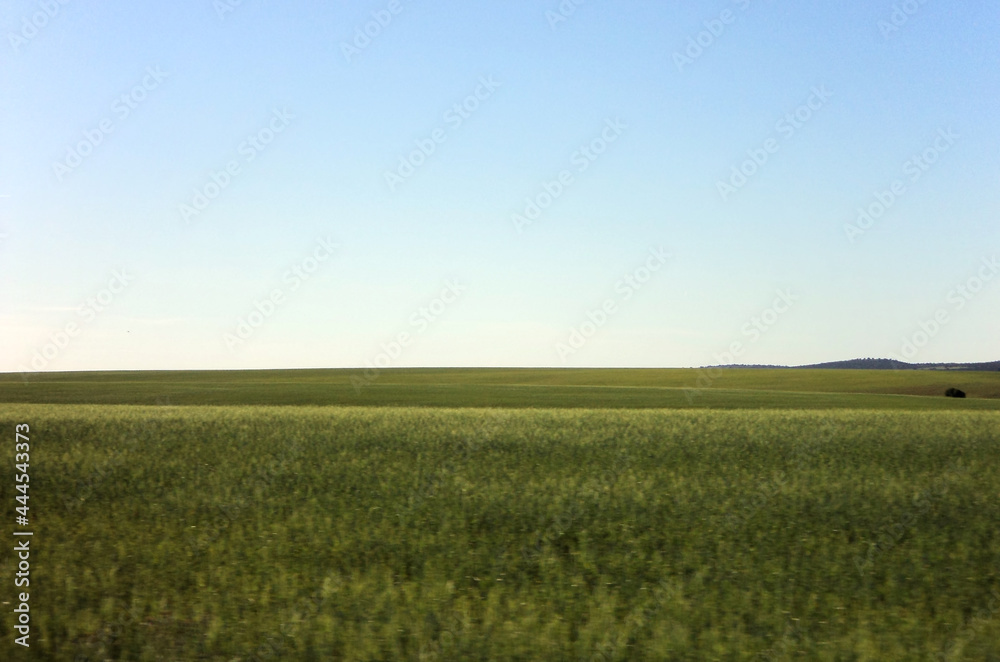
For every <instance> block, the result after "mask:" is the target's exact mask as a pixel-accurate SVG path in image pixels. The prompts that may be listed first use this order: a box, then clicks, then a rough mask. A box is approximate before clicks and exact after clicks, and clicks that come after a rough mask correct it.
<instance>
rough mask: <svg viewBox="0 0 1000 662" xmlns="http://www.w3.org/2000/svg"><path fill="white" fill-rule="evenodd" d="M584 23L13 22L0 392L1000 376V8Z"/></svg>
mask: <svg viewBox="0 0 1000 662" xmlns="http://www.w3.org/2000/svg"><path fill="white" fill-rule="evenodd" d="M577 2H578V3H579V4H577V3H574V2H573V1H572V0H564V1H563V2H562V3H560V2H559V1H558V0H551V1H537V2H527V1H511V2H499V1H497V0H493V1H492V2H483V1H480V2H457V1H445V2H435V3H429V2H417V1H412V0H374V1H367V0H366V1H364V2H342V3H329V4H328V3H320V2H287V3H270V2H263V1H261V0H243V1H242V2H240V3H238V4H237V3H236V2H235V0H215V1H213V0H198V1H193V0H182V1H181V2H177V3H171V4H150V5H146V4H143V3H129V4H125V3H108V4H106V5H96V4H93V3H84V2H78V1H77V0H64V2H60V1H59V0H41V1H39V0H35V1H33V2H21V1H3V2H2V7H3V10H2V11H0V35H2V36H3V43H2V44H0V90H2V94H0V112H2V117H3V120H4V121H3V122H0V283H2V287H0V329H2V334H3V335H2V342H0V371H4V372H14V371H21V370H60V371H61V370H104V369H196V368H204V369H209V368H211V369H215V368H282V367H286V368H299V367H362V366H365V365H366V364H368V363H371V364H373V365H374V364H377V365H378V366H380V367H386V366H393V367H405V366H556V367H558V366H622V367H673V366H677V367H681V366H699V365H706V364H715V363H719V362H723V363H730V362H732V363H747V364H791V365H798V364H805V363H816V362H821V361H832V360H842V359H849V358H856V357H895V358H899V359H903V360H909V361H913V362H934V361H990V360H997V359H1000V342H998V340H997V339H998V338H1000V277H998V276H1000V266H998V264H997V262H996V258H997V257H1000V251H998V246H1000V223H998V221H1000V124H998V122H997V117H1000V112H998V111H1000V107H998V106H1000V104H998V102H1000V5H998V4H996V3H990V2H985V1H970V2H966V3H944V2H935V1H933V0H925V1H924V2H920V0H910V1H909V2H899V1H898V0H884V1H873V0H872V1H869V0H866V1H864V2H857V3H838V4H836V5H824V6H820V7H817V6H813V5H812V4H809V5H805V4H803V5H799V4H793V3H779V2H774V1H769V0H735V1H734V0H718V1H712V2H698V3H682V2H615V3H611V2H596V1H595V0H586V1H584V2H581V1H580V0H577ZM366 30H367V32H368V33H369V34H366ZM227 169H228V171H227ZM741 170H742V172H741ZM859 210H865V213H866V216H865V217H862V218H860V219H859ZM272 296H273V298H274V300H270V299H271V297H272ZM401 334H402V335H403V337H402V339H401V338H400V336H401ZM400 340H402V342H400ZM734 343H736V344H738V354H737V355H736V356H729V355H726V354H724V352H726V351H728V350H729V349H730V348H732V346H733V345H734Z"/></svg>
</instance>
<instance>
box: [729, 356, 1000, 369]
mask: <svg viewBox="0 0 1000 662" xmlns="http://www.w3.org/2000/svg"><path fill="white" fill-rule="evenodd" d="M718 367H722V368H788V369H790V370H796V369H805V368H808V369H812V370H817V369H819V370H958V371H970V370H975V371H1000V361H989V362H986V363H907V362H905V361H897V360H896V359H850V360H849V361H830V362H828V363H813V364H810V365H796V366H787V365H726V366H718Z"/></svg>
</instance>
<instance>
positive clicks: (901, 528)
mask: <svg viewBox="0 0 1000 662" xmlns="http://www.w3.org/2000/svg"><path fill="white" fill-rule="evenodd" d="M359 374H360V373H358V372H356V371H355V372H348V371H276V372H255V373H210V372H204V373H180V372H178V373H101V374H73V373H65V374H58V375H47V376H45V377H44V379H42V378H41V377H37V378H35V377H33V378H31V379H30V380H29V382H28V383H27V384H25V383H24V382H23V381H22V380H21V378H20V377H19V376H17V375H5V376H3V379H2V380H0V403H5V404H0V429H3V430H6V431H7V434H8V435H9V438H10V443H9V444H8V447H9V449H10V451H11V458H10V459H11V460H13V441H14V426H15V424H18V423H27V424H29V425H30V427H31V433H30V435H29V436H30V444H31V449H30V453H31V483H30V495H31V499H30V514H31V527H30V528H32V529H33V530H34V531H35V535H34V537H33V539H32V549H33V551H32V557H31V564H32V566H31V602H32V605H31V606H32V610H31V626H32V648H31V650H30V651H25V650H22V649H21V648H20V647H17V646H15V645H14V644H13V639H14V637H15V636H17V635H16V634H15V632H14V630H13V624H14V619H13V618H12V614H11V612H7V614H8V615H7V617H5V618H4V619H2V623H0V635H2V643H0V659H3V660H7V659H11V660H14V659H39V660H78V661H80V662H83V660H106V659H113V660H219V661H220V662H235V661H236V660H241V661H249V660H331V659H333V660H466V659H468V660H587V661H590V660H831V661H833V660H859V661H860V660H872V661H874V660H928V659H946V660H1000V613H997V612H1000V525H998V523H1000V410H998V409H1000V407H998V406H997V405H998V404H1000V374H998V373H954V374H938V373H923V372H917V371H905V372H892V373H883V372H875V371H872V372H859V371H843V372H841V371H770V370H768V371H750V370H727V371H722V372H721V373H720V374H717V375H715V376H714V377H713V378H712V384H711V386H708V387H705V388H703V389H701V391H700V393H697V394H690V395H692V399H693V402H689V400H688V398H687V396H686V395H685V393H684V389H685V388H687V387H691V386H693V385H694V382H695V379H696V378H697V376H698V374H697V373H696V372H695V371H667V370H635V371H626V370H573V371H557V370H524V371H503V370H437V371H435V370H419V371H418V370H414V371H381V373H380V374H379V375H378V377H377V379H375V380H374V381H372V382H371V383H369V384H366V385H365V386H364V387H363V388H361V389H360V392H358V390H357V389H355V388H354V387H353V386H352V385H351V382H350V377H351V376H357V375H359ZM703 386H704V385H703ZM948 386H957V387H959V388H962V389H963V390H965V391H967V392H968V393H969V396H970V397H969V398H968V399H966V400H954V399H950V398H944V397H941V396H940V395H938V393H943V390H944V388H946V387H948ZM363 398H367V399H368V401H367V402H364V403H363V404H364V405H365V406H345V405H348V404H358V403H357V402H355V400H354V399H363ZM155 402H160V403H161V404H160V406H155V405H153V403H155ZM52 403H55V404H52ZM71 403H73V404H71ZM93 403H99V404H93ZM121 403H126V404H121ZM131 403H143V404H131ZM657 403H659V404H657ZM193 404H200V405H204V406H178V405H193ZM279 404H281V405H304V404H305V405H310V406H275V405H279ZM400 404H407V405H420V406H398V405H400ZM208 405H220V406H208ZM376 405H377V406H376ZM443 405H448V406H443ZM12 476H13V472H10V473H8V479H7V480H5V481H3V483H2V487H0V495H2V500H3V504H4V517H5V518H6V521H8V522H11V523H13V521H14V516H15V513H14V507H15V506H16V505H18V504H17V503H16V502H15V501H14V495H15V494H16V493H15V492H14V491H13V489H12V488H13V484H14V480H13V477H12ZM13 528H14V527H13V526H11V527H8V532H9V531H10V530H11V529H13ZM8 535H9V533H8ZM8 540H11V538H10V537H9V538H8ZM11 546H13V543H11ZM16 564H17V559H16V558H15V557H14V555H12V554H7V555H5V556H4V557H3V574H4V576H6V577H8V581H9V580H10V578H11V577H13V575H14V572H15V571H16V568H17V566H16ZM3 595H4V597H3V601H5V602H8V603H11V602H13V600H14V598H13V596H14V595H15V594H14V589H13V587H12V586H10V587H9V588H8V590H7V591H6V592H4V594H3ZM5 608H8V609H12V608H13V605H12V604H7V605H5Z"/></svg>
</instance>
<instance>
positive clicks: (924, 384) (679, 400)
mask: <svg viewBox="0 0 1000 662" xmlns="http://www.w3.org/2000/svg"><path fill="white" fill-rule="evenodd" d="M951 386H954V387H957V388H960V389H962V390H963V391H965V392H966V393H967V394H968V398H966V399H965V400H955V399H952V398H945V397H943V396H944V392H945V389H947V388H948V387H951ZM0 402H25V403H27V402H37V403H50V404H140V405H153V404H171V405H352V406H372V405H374V406H432V407H558V408H563V407H579V408H594V407H597V408H676V407H683V408H709V409H744V408H754V409H756V408H761V407H763V408H768V409H772V408H778V409H789V408H792V409H831V408H838V409H839V408H850V409H856V408H859V407H862V408H874V409H989V410H997V411H1000V372H947V373H946V372H938V371H920V370H891V371H890V370H884V371H882V370H778V369H775V370H749V369H706V370H696V369H646V370H636V369H627V370H623V369H573V370H560V369H500V368H496V369H391V370H376V371H372V372H369V373H365V372H363V371H361V370H266V371H265V370H261V371H243V372H230V371H215V372H212V371H202V372H197V371H178V372H105V373H72V372H67V373H37V374H33V375H29V376H27V377H26V378H22V377H21V376H20V375H18V374H0Z"/></svg>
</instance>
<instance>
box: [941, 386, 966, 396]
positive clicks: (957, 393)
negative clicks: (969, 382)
mask: <svg viewBox="0 0 1000 662" xmlns="http://www.w3.org/2000/svg"><path fill="white" fill-rule="evenodd" d="M944 394H945V395H946V396H948V397H949V398H964V397H965V391H960V390H959V389H957V388H950V389H948V390H947V391H945V392H944Z"/></svg>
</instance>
